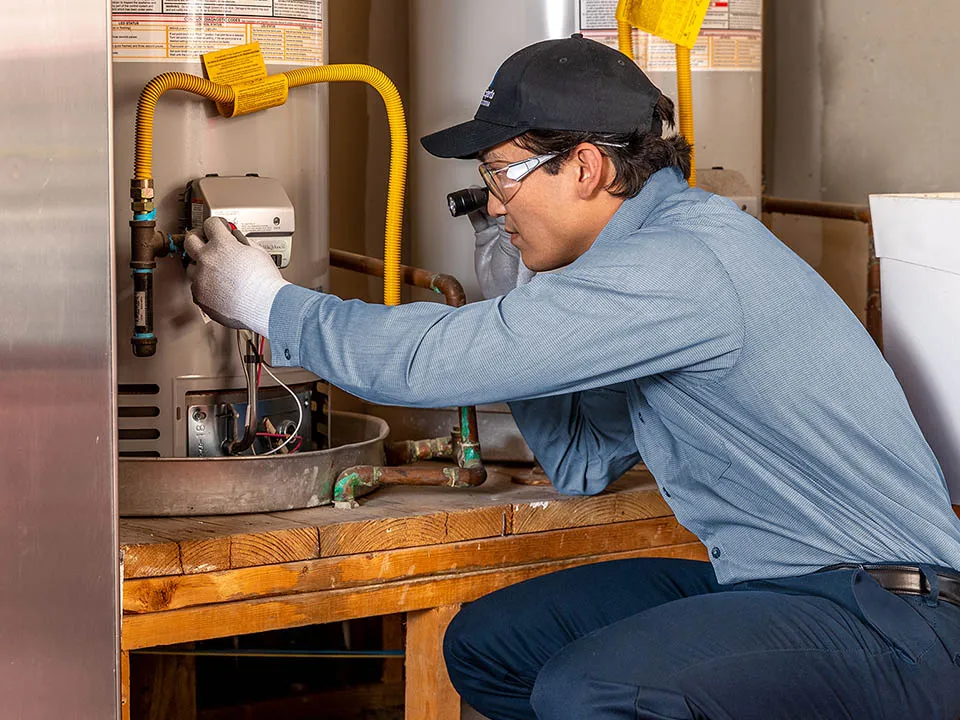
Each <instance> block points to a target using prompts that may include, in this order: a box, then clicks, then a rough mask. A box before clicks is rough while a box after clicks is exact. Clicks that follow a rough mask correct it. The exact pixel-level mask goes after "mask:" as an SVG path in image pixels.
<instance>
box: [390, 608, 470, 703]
mask: <svg viewBox="0 0 960 720" xmlns="http://www.w3.org/2000/svg"><path fill="white" fill-rule="evenodd" d="M459 611H460V606H459V605H444V606H442V607H436V608H429V609H427V610H417V611H414V612H408V613H407V654H406V655H407V666H406V670H407V682H406V702H405V703H404V718H405V720H452V719H454V718H459V717H460V696H459V695H458V694H457V691H456V690H454V689H453V685H451V684H450V678H449V676H448V675H447V666H446V663H445V662H444V660H443V634H444V633H445V632H446V630H447V625H449V624H450V621H451V620H453V616H454V615H456V614H457V613H458V612H459Z"/></svg>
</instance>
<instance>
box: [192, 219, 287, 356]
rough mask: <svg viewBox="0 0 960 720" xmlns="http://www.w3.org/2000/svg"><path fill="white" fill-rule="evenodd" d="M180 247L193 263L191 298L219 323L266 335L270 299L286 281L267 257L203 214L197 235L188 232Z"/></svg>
mask: <svg viewBox="0 0 960 720" xmlns="http://www.w3.org/2000/svg"><path fill="white" fill-rule="evenodd" d="M204 236H205V237H206V242H204ZM183 247H184V249H185V250H186V251H187V254H188V255H189V256H190V257H191V258H193V259H194V260H196V263H197V264H196V267H195V268H194V269H193V270H192V271H191V272H190V275H191V281H192V290H193V301H194V302H195V303H196V304H197V305H199V306H200V307H201V309H203V311H204V312H206V313H207V314H208V315H209V316H210V317H211V318H213V319H214V320H216V321H217V322H218V323H220V324H221V325H226V326H227V327H232V328H249V329H250V330H253V331H254V332H255V333H259V334H260V335H264V336H267V337H269V329H270V308H271V306H272V305H273V300H274V298H275V297H276V296H277V293H278V292H280V288H282V287H283V286H284V285H289V283H288V282H287V281H286V280H284V279H283V277H282V276H281V275H280V271H279V270H278V269H277V266H276V265H275V264H274V262H273V260H272V259H271V258H270V255H268V254H267V252H266V251H265V250H263V249H262V248H261V247H259V246H258V245H250V244H249V242H248V240H247V238H246V237H244V235H243V233H241V232H240V231H239V230H232V231H231V230H230V226H229V225H228V224H227V222H226V220H224V219H223V218H218V217H211V218H207V220H206V222H204V223H203V231H202V235H201V233H200V232H199V231H198V230H196V229H194V230H190V231H189V232H188V233H187V236H186V238H184V241H183Z"/></svg>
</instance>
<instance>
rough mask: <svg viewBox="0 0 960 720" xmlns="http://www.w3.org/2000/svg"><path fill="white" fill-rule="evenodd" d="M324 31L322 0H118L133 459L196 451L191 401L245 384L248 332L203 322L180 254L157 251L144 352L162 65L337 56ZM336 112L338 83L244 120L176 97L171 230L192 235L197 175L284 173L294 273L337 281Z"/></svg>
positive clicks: (121, 355) (126, 400)
mask: <svg viewBox="0 0 960 720" xmlns="http://www.w3.org/2000/svg"><path fill="white" fill-rule="evenodd" d="M324 30H325V28H324V23H323V13H322V3H321V0H283V2H280V1H279V0H278V1H277V2H269V1H267V2H260V0H254V1H253V2H251V0H243V1H242V2H241V0H212V1H209V2H208V1H207V0H113V88H114V92H113V95H114V147H115V153H114V157H115V178H116V182H115V186H116V187H115V193H116V199H115V203H116V237H117V248H116V250H117V251H116V287H117V344H118V349H117V365H118V367H117V375H118V381H119V386H120V387H119V405H120V409H119V416H120V418H119V423H120V442H119V448H120V455H121V457H124V456H128V457H151V456H152V457H176V456H185V455H186V454H187V451H188V432H187V424H188V422H189V420H188V409H189V408H190V407H191V405H193V406H196V405H197V403H198V402H201V401H202V402H209V401H210V398H211V397H215V396H216V394H217V393H221V392H234V393H235V392H236V391H242V389H243V387H244V378H243V372H242V367H241V363H240V360H239V356H238V353H237V349H236V338H235V333H234V332H233V331H232V330H228V329H226V328H224V327H222V326H220V325H218V324H216V323H212V322H211V323H205V322H204V321H203V319H202V317H201V315H200V312H199V310H198V309H197V307H196V306H195V305H194V304H193V301H192V298H191V294H190V287H189V283H188V281H187V280H186V277H185V273H184V268H183V266H182V264H181V263H180V262H179V261H178V260H176V259H174V258H171V257H165V258H159V259H158V260H157V266H158V267H157V272H156V274H155V280H154V287H155V294H154V302H153V306H154V321H155V332H156V335H157V338H158V341H159V342H158V347H157V352H156V354H155V355H154V356H153V357H148V358H137V357H134V355H133V351H132V348H131V345H130V341H129V337H130V334H131V332H132V328H133V282H132V279H131V274H130V267H129V262H130V229H129V225H128V223H129V221H130V219H131V212H130V197H129V179H130V178H131V177H132V173H133V150H134V121H135V117H136V109H137V100H138V97H139V95H140V91H141V90H142V89H143V87H144V85H145V84H146V83H147V82H149V81H150V80H151V78H153V77H154V76H156V75H159V74H160V73H165V72H172V71H180V72H184V73H190V74H193V75H202V74H203V73H202V68H201V64H200V55H201V54H203V53H206V52H209V51H212V50H217V49H221V48H224V47H229V46H234V45H242V44H245V43H250V42H259V43H260V47H261V50H262V52H263V55H264V58H265V60H266V64H267V71H268V73H270V74H275V73H280V72H283V71H285V70H290V69H295V68H297V67H303V66H310V65H319V64H322V63H323V62H324V61H325V42H324V39H325V38H324ZM327 118H328V105H327V86H326V85H325V84H320V85H310V86H305V87H299V88H296V89H295V90H293V91H291V92H290V95H289V99H288V101H287V103H286V104H285V105H283V106H281V107H277V108H273V109H270V110H266V111H262V112H258V113H254V114H251V115H245V116H242V117H238V118H232V119H224V118H222V117H220V116H219V115H218V114H217V110H216V108H215V106H214V105H213V103H211V102H209V101H206V100H203V99H201V98H198V97H197V96H195V95H191V94H187V93H183V92H178V91H171V92H168V93H166V94H165V95H164V96H163V97H162V99H161V100H160V103H159V106H158V108H157V113H156V124H155V130H154V146H153V158H154V160H153V173H154V181H155V188H156V201H157V208H158V211H157V229H158V230H161V231H163V232H165V233H175V232H178V230H179V227H180V224H181V216H182V215H183V214H184V213H183V211H184V208H183V203H184V197H183V195H184V189H185V187H186V186H187V183H188V182H189V181H192V180H196V179H198V178H204V177H205V176H207V175H211V174H217V175H220V176H244V175H246V174H248V173H256V174H258V175H260V176H261V177H267V178H272V179H274V180H276V181H277V182H278V183H279V184H280V185H281V186H282V188H283V190H285V191H286V195H287V196H288V197H289V198H290V200H291V202H292V204H293V208H294V212H295V216H296V231H295V233H294V237H293V244H292V247H291V257H290V263H289V266H287V267H285V268H284V270H283V274H284V276H285V277H286V279H287V280H290V281H291V282H293V283H296V284H298V285H303V286H305V287H310V288H315V289H323V288H327V287H328V276H329V236H328V225H327V215H328V212H327V191H326V182H327V172H328V170H327V168H328V150H327ZM188 200H189V199H188ZM187 217H189V211H188V212H187ZM280 377H281V379H284V381H285V382H287V383H288V384H290V383H295V384H296V383H299V384H300V386H301V387H306V386H307V384H309V383H310V382H311V381H312V380H313V379H314V378H313V377H312V376H311V375H309V373H306V372H304V371H300V370H288V371H285V372H284V373H283V374H281V375H280ZM264 385H269V383H267V382H264ZM241 395H242V393H241ZM198 398H199V400H198Z"/></svg>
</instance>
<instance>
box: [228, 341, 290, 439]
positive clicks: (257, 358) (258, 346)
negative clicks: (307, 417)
mask: <svg viewBox="0 0 960 720" xmlns="http://www.w3.org/2000/svg"><path fill="white" fill-rule="evenodd" d="M244 343H246V346H247V353H248V354H247V355H244V353H243V344H244ZM263 345H264V338H263V337H261V336H260V335H257V334H256V333H254V332H251V331H249V330H237V352H239V353H240V365H241V367H242V368H243V376H244V379H245V380H246V382H247V385H248V387H249V386H250V384H251V381H252V382H253V383H254V388H255V389H256V390H259V389H260V377H261V371H263V370H265V371H266V373H267V375H269V376H270V377H271V378H272V379H273V381H274V382H275V383H276V384H277V385H279V386H280V387H282V388H283V389H284V390H286V391H287V392H288V393H290V397H292V398H293V402H294V404H295V405H296V407H297V424H296V426H295V427H294V428H293V430H292V431H291V432H289V433H284V432H279V431H278V430H277V428H276V427H274V425H273V423H272V422H271V421H270V418H264V419H263V424H264V429H263V430H261V429H260V422H259V421H258V420H257V419H256V411H257V409H256V406H255V403H247V413H246V426H247V427H248V428H249V427H250V425H251V423H256V425H257V432H256V437H258V438H264V439H265V440H266V441H267V443H268V444H269V445H271V446H272V447H271V449H270V450H268V451H267V452H265V453H263V454H262V455H261V456H260V457H266V456H267V455H274V454H276V453H284V454H286V453H295V452H297V451H299V450H300V447H301V445H302V444H303V436H301V435H300V428H301V427H302V426H303V403H302V402H301V401H300V398H299V397H298V396H297V394H296V393H295V392H294V391H293V390H291V389H290V387H288V386H287V385H286V384H285V383H284V382H283V381H282V380H281V379H280V378H278V377H277V376H276V375H275V374H274V373H273V371H272V369H271V366H270V365H269V364H268V363H266V362H264V360H263ZM251 359H252V362H251ZM248 365H252V366H255V377H254V378H251V376H250V373H251V371H253V370H254V368H253V367H251V368H250V369H249V370H248ZM253 397H256V395H255V394H254V395H253ZM284 424H286V423H284ZM281 427H283V424H281ZM278 441H280V442H279V444H277V442H278ZM291 443H295V444H294V445H293V447H290V444H291ZM250 449H251V452H253V454H254V455H256V454H257V451H256V449H255V448H254V447H253V446H252V445H251V446H250Z"/></svg>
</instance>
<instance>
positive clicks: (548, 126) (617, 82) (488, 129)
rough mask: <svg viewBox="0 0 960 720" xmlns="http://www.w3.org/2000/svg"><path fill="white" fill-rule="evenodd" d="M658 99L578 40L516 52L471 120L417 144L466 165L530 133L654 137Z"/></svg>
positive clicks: (639, 77)
mask: <svg viewBox="0 0 960 720" xmlns="http://www.w3.org/2000/svg"><path fill="white" fill-rule="evenodd" d="M659 99H660V90H659V89H658V88H657V87H656V86H655V85H654V84H653V83H652V82H650V80H649V79H648V78H647V76H646V75H644V74H643V71H642V70H640V68H638V67H637V66H636V64H635V63H633V62H631V61H630V58H628V57H627V56H626V55H624V54H623V53H621V52H620V51H618V50H614V49H613V48H610V47H607V46H606V45H603V44H602V43H598V42H596V41H594V40H588V39H587V38H585V37H583V35H581V34H580V33H577V34H575V35H572V36H571V37H569V38H565V39H563V40H544V41H543V42H538V43H535V44H533V45H530V46H528V47H525V48H523V49H522V50H518V51H517V52H516V53H514V54H513V55H511V56H510V57H509V58H507V59H506V61H504V63H503V65H501V66H500V69H499V70H497V74H496V75H495V76H494V78H493V82H492V83H491V84H490V87H489V88H487V90H486V92H484V93H483V99H482V100H481V101H480V107H479V108H477V114H476V115H474V119H473V120H468V121H467V122H465V123H461V124H459V125H454V126H453V127H449V128H447V129H446V130H441V131H439V132H435V133H433V134H432V135H427V136H425V137H423V138H421V139H420V143H421V144H422V145H423V147H424V149H426V151H427V152H429V153H430V154H431V155H436V156H437V157H444V158H463V159H468V158H475V157H477V156H478V155H479V154H480V153H481V152H482V151H484V150H486V149H487V148H490V147H493V146H494V145H499V144H500V143H502V142H506V141H507V140H511V139H512V138H515V137H517V136H519V135H522V134H523V133H525V132H527V130H573V131H580V132H599V133H628V132H632V131H634V130H641V131H645V132H646V131H652V132H655V133H656V134H658V135H659V134H660V132H661V131H662V127H661V123H660V119H659V118H658V117H657V116H656V115H655V114H654V109H655V108H656V105H657V101H658V100H659Z"/></svg>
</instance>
